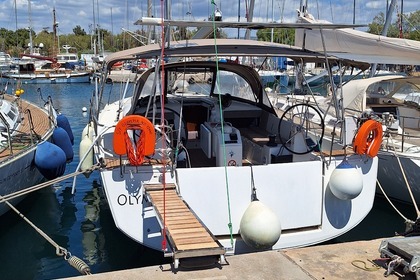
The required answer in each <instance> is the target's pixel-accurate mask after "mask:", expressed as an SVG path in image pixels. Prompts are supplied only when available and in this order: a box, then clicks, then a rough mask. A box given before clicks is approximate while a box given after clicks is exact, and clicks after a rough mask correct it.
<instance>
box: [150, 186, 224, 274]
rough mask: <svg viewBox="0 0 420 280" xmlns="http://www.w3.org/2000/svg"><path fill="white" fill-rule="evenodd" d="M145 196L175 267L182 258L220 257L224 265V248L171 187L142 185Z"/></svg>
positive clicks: (173, 187) (174, 188)
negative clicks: (166, 241)
mask: <svg viewBox="0 0 420 280" xmlns="http://www.w3.org/2000/svg"><path fill="white" fill-rule="evenodd" d="M145 194H146V196H147V197H148V198H149V200H150V201H151V202H152V205H153V207H154V208H155V210H156V214H157V216H158V219H159V220H160V223H161V225H162V226H166V236H167V237H168V241H169V244H170V246H171V248H172V251H173V258H174V264H175V268H178V264H179V260H180V259H183V258H196V257H206V256H218V257H220V263H224V254H225V249H224V247H223V246H222V245H221V244H220V243H219V242H218V241H217V239H216V238H215V237H214V235H213V234H212V233H211V232H210V231H209V229H208V228H207V227H206V226H205V225H204V224H203V223H202V222H201V221H200V220H199V219H198V218H197V216H196V214H195V213H194V212H193V211H192V209H191V208H190V207H189V206H188V204H187V203H186V202H185V201H184V200H183V199H182V198H181V197H180V196H179V195H178V193H177V191H176V187H175V185H174V184H167V185H166V186H165V189H164V188H163V185H160V184H153V185H145Z"/></svg>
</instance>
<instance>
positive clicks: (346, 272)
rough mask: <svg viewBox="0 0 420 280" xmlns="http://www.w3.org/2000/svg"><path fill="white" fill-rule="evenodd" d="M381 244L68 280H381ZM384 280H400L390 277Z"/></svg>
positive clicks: (270, 253) (321, 247)
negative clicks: (191, 267) (374, 262)
mask: <svg viewBox="0 0 420 280" xmlns="http://www.w3.org/2000/svg"><path fill="white" fill-rule="evenodd" d="M384 239H386V238H384ZM382 240H383V239H375V240H369V241H356V242H348V243H340V244H332V245H319V246H312V247H306V248H298V249H290V250H278V251H265V252H259V253H252V254H244V255H236V256H227V257H226V260H227V262H228V264H225V265H216V266H212V267H208V268H205V269H183V268H182V267H180V268H179V269H178V270H174V269H173V266H172V265H170V264H164V265H161V266H151V267H143V268H137V269H130V270H121V271H114V272H109V273H101V274H93V275H87V276H80V277H73V278H69V279H72V280H76V279H79V278H80V279H87V280H94V279H101V280H106V279H113V280H115V279H138V280H142V279H145V280H146V279H147V280H150V279H162V280H165V279H176V280H186V279H190V280H191V279H206V280H222V279H233V280H236V279H238V280H239V279H302V280H305V279H312V280H313V279H319V280H321V279H325V280H329V279H385V276H384V273H385V272H386V269H385V268H383V267H376V268H375V267H374V266H373V264H372V262H371V261H373V260H377V259H379V258H380V253H379V251H378V248H379V245H380V244H381V241H382ZM356 266H358V267H356ZM81 277H83V278H81ZM386 279H391V280H392V279H400V278H398V276H397V275H395V274H391V275H389V276H388V277H386ZM406 279H407V278H406ZM408 279H410V278H408Z"/></svg>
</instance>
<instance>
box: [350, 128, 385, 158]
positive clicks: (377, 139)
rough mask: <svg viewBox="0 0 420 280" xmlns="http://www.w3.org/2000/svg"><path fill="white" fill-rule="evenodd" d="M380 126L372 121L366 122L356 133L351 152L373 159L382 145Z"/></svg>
mask: <svg viewBox="0 0 420 280" xmlns="http://www.w3.org/2000/svg"><path fill="white" fill-rule="evenodd" d="M382 132H383V131H382V124H381V123H380V122H377V121H374V120H367V121H366V122H364V123H363V124H362V126H361V127H360V128H359V130H358V131H357V134H356V137H355V138H354V140H353V150H354V152H355V153H356V154H358V155H368V156H370V157H375V156H376V155H377V154H378V152H379V149H380V148H381V143H382Z"/></svg>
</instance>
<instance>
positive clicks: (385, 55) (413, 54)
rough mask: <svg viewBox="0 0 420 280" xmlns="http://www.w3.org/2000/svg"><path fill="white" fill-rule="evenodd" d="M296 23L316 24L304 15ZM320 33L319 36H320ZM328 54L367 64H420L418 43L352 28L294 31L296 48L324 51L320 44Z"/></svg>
mask: <svg viewBox="0 0 420 280" xmlns="http://www.w3.org/2000/svg"><path fill="white" fill-rule="evenodd" d="M299 20H300V21H301V22H305V23H316V24H319V23H320V22H322V23H328V22H326V21H317V20H315V19H313V17H312V16H310V15H309V14H306V15H305V16H300V17H299ZM321 34H322V36H321ZM322 37H323V38H324V44H325V48H326V51H327V53H328V55H331V56H335V57H337V58H341V59H348V60H354V61H360V62H366V63H378V64H402V65H420V42H419V41H414V40H408V39H400V38H389V37H385V36H380V35H375V34H370V33H367V32H363V31H358V30H354V29H351V28H345V29H296V36H295V45H296V46H298V47H303V48H304V49H307V50H310V51H315V52H323V51H324V48H323V41H322Z"/></svg>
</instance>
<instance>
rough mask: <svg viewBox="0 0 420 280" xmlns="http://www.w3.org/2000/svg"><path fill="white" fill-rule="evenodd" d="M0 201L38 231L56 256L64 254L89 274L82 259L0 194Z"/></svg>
mask: <svg viewBox="0 0 420 280" xmlns="http://www.w3.org/2000/svg"><path fill="white" fill-rule="evenodd" d="M0 201H1V202H4V203H6V204H7V205H8V206H9V207H10V208H11V209H12V210H13V211H15V212H16V214H18V215H19V216H20V217H21V218H22V219H23V220H24V221H25V222H27V223H28V224H29V225H30V226H31V227H32V228H33V229H35V231H36V232H38V233H39V234H40V235H41V236H42V237H44V239H45V240H47V241H48V242H49V243H50V244H51V245H52V246H54V247H55V253H56V255H57V256H64V259H65V260H67V261H68V262H69V263H70V265H71V266H73V267H74V268H76V269H77V270H79V272H80V273H82V274H86V275H87V274H91V273H90V268H89V266H88V265H87V264H85V263H84V262H83V260H81V259H79V258H77V257H74V256H71V253H70V252H68V251H67V249H65V248H64V247H61V246H60V245H58V244H57V243H56V242H55V241H54V240H53V239H52V238H51V237H49V236H48V235H47V234H46V233H45V232H43V231H42V230H41V229H40V228H39V227H37V226H36V225H35V224H34V223H32V222H31V221H30V220H29V219H28V218H26V217H25V215H23V214H22V213H21V212H19V210H17V208H16V207H14V206H13V205H12V204H11V203H10V202H9V201H7V200H4V198H3V196H1V195H0Z"/></svg>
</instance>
